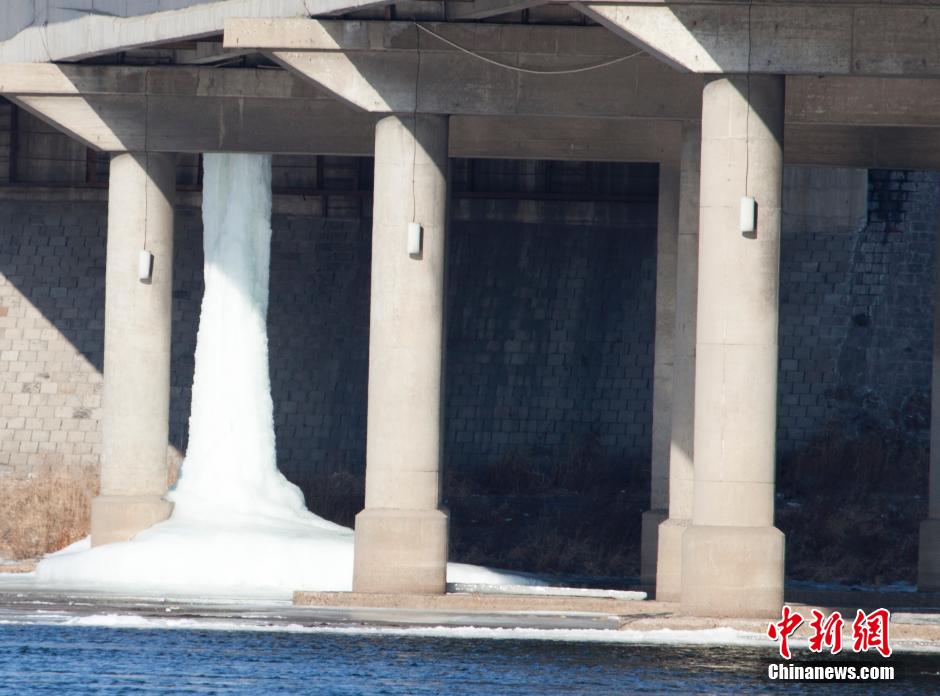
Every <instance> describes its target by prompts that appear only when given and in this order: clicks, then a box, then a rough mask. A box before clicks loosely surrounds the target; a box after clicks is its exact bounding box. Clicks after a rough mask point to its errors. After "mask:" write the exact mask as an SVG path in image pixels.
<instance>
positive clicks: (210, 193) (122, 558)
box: [36, 154, 531, 596]
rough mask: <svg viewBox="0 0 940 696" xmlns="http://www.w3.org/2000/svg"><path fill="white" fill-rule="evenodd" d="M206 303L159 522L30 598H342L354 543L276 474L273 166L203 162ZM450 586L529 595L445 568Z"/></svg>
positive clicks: (239, 158)
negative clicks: (186, 412) (183, 425)
mask: <svg viewBox="0 0 940 696" xmlns="http://www.w3.org/2000/svg"><path fill="white" fill-rule="evenodd" d="M204 170H205V176H204V184H203V207H202V213H203V244H204V247H205V294H204V295H203V299H202V311H201V314H200V318H199V333H198V336H197V340H196V359H195V372H194V375H193V390H192V413H191V416H190V421H189V433H190V438H189V446H188V449H187V452H186V459H185V461H184V462H183V467H182V472H181V477H180V480H179V483H178V484H177V485H176V487H175V489H174V490H172V491H171V492H170V494H169V498H170V499H171V500H172V501H173V502H174V509H173V515H172V516H171V518H170V519H169V520H167V521H166V522H163V523H162V524H158V525H156V526H154V527H152V528H151V529H148V530H146V531H144V532H142V533H141V534H138V535H137V536H136V537H135V538H134V539H133V540H132V541H129V542H125V543H119V544H109V545H106V546H99V547H96V548H93V549H90V550H80V551H76V552H71V553H61V554H56V555H54V556H50V557H48V558H46V559H45V560H43V561H42V562H41V563H40V564H39V566H38V567H37V569H36V578H37V581H38V582H39V583H40V584H42V585H47V586H57V587H62V588H70V589H83V590H97V591H103V592H121V593H133V594H155V593H156V594H176V595H226V596H262V595H263V596H272V595H276V596H289V595H290V593H291V592H292V591H294V590H300V589H303V590H336V591H347V590H351V589H352V567H353V532H352V530H351V529H348V528H346V527H341V526H339V525H337V524H334V523H332V522H328V521H327V520H324V519H323V518H321V517H318V516H317V515H314V514H313V513H311V512H309V511H308V510H307V508H306V506H305V504H304V496H303V493H301V491H300V489H299V488H297V486H295V485H294V484H292V483H290V482H289V481H288V480H287V479H286V478H285V477H284V476H283V474H281V472H280V471H278V468H277V462H276V458H275V442H274V415H273V404H272V401H271V384H270V376H269V371H268V337H267V326H266V320H267V311H268V275H269V271H270V253H271V222H270V220H271V158H270V157H269V156H264V155H245V154H214V155H210V154H207V155H206V156H205V157H204ZM448 580H449V581H450V582H460V583H485V584H509V583H518V584H529V583H530V582H531V581H529V580H528V579H526V578H522V577H519V576H515V575H512V574H507V573H500V572H497V571H492V570H489V569H486V568H479V567H476V566H467V565H463V564H450V565H449V566H448Z"/></svg>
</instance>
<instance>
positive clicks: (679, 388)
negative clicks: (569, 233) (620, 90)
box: [656, 123, 702, 602]
mask: <svg viewBox="0 0 940 696" xmlns="http://www.w3.org/2000/svg"><path fill="white" fill-rule="evenodd" d="M701 154H702V129H701V126H700V125H699V124H698V123H690V124H687V125H686V126H685V127H684V128H683V130H682V155H681V160H680V169H679V238H678V243H677V246H676V322H675V339H674V344H673V371H672V430H671V438H670V443H669V519H667V520H666V521H664V522H663V523H662V524H661V525H660V526H659V548H658V553H657V566H656V599H658V600H660V601H664V602H678V601H679V598H680V594H681V590H682V584H681V581H682V535H683V533H684V532H685V529H686V528H687V527H688V526H689V524H691V522H692V483H693V473H694V469H693V466H692V452H693V444H694V443H693V433H694V429H693V424H694V423H693V419H694V415H695V315H696V302H697V297H698V209H699V172H700V163H701Z"/></svg>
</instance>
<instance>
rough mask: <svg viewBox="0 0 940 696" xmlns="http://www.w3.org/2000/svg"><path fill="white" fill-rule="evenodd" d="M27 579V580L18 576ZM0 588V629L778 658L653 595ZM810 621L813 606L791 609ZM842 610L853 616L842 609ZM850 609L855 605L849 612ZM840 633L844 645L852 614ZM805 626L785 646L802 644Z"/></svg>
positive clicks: (929, 629) (898, 646)
mask: <svg viewBox="0 0 940 696" xmlns="http://www.w3.org/2000/svg"><path fill="white" fill-rule="evenodd" d="M24 579H25V578H24ZM4 584H5V585H7V586H6V587H3V586H0V625H13V624H21V625H22V624H41V625H57V626H63V627H71V626H86V627H102V628H125V629H149V630H219V631H263V632H286V633H363V634H391V635H412V636H427V637H440V638H463V639H499V640H550V641H568V642H585V641H587V642H597V643H612V644H614V643H616V644H620V643H629V644H649V645H659V644H669V645H685V646H744V647H751V648H755V649H766V650H767V651H768V654H770V655H775V654H776V652H777V649H776V643H774V642H772V641H770V640H769V639H768V638H767V637H766V630H767V625H768V623H769V621H768V620H762V619H741V618H707V617H693V616H685V615H682V614H681V613H680V612H679V607H678V605H676V604H672V603H668V602H657V601H655V600H624V599H613V598H596V597H546V596H532V595H485V594H470V593H454V594H448V595H443V596H407V595H406V596H399V597H398V598H397V600H396V601H395V602H388V601H385V600H386V599H387V598H385V597H382V596H372V597H367V596H363V595H355V594H353V593H298V595H301V596H300V597H299V599H300V600H301V601H302V602H304V604H298V603H295V602H290V601H287V600H276V599H263V598H261V599H238V600H235V599H232V598H222V597H217V598H212V597H188V598H184V597H155V596H150V597H141V596H137V597H134V596H117V595H105V594H100V593H89V592H74V593H73V592H68V593H66V592H62V591H50V590H42V589H37V588H30V587H29V586H28V584H27V583H23V584H20V585H16V584H13V583H9V582H7V583H4ZM790 606H791V607H792V608H793V609H794V610H797V611H800V612H801V613H802V614H803V615H804V616H806V617H809V616H810V611H811V610H812V609H813V608H819V609H821V610H822V611H823V612H824V613H829V612H831V611H832V610H833V609H840V608H839V607H832V606H820V605H811V604H796V603H793V604H791V605H790ZM841 609H843V616H849V617H851V613H850V612H849V611H848V610H849V607H843V608H841ZM852 612H854V609H852ZM847 624H848V626H847V627H846V628H845V629H844V643H845V645H847V646H850V645H851V644H852V643H851V640H852V636H851V618H849V619H848V620H847ZM890 630H891V642H892V647H893V648H894V650H895V651H896V652H899V653H900V652H903V653H940V611H938V610H936V609H934V610H927V611H918V610H916V609H914V610H895V611H894V612H893V613H892V619H891V624H890ZM810 633H811V629H810V627H809V621H806V622H804V624H803V625H802V626H800V627H799V629H797V631H796V632H795V633H794V635H793V637H792V638H791V646H793V647H794V648H796V649H797V650H798V651H800V652H805V651H806V650H807V645H808V638H809V635H810Z"/></svg>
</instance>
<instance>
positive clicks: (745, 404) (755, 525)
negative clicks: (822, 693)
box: [682, 75, 784, 616]
mask: <svg viewBox="0 0 940 696" xmlns="http://www.w3.org/2000/svg"><path fill="white" fill-rule="evenodd" d="M783 114H784V78H783V77H782V76H773V75H770V76H765V75H760V76H757V75H754V76H733V77H722V78H717V79H714V80H712V81H710V82H709V83H708V84H707V85H706V86H705V90H704V98H703V103H702V165H701V166H702V175H701V189H700V209H699V216H700V217H699V276H698V314H697V325H696V360H695V435H694V444H693V449H694V452H695V487H694V488H695V489H694V493H693V511H692V526H691V527H689V528H688V529H687V530H686V531H685V533H684V534H683V536H682V609H683V611H685V612H687V613H692V614H698V615H712V616H727V615H732V616H773V615H777V614H779V612H780V606H781V604H782V602H783V558H784V538H783V534H781V532H780V531H779V530H777V529H776V528H775V527H774V526H773V523H774V466H775V462H774V460H775V446H776V421H777V314H778V290H779V275H780V221H781V188H782V181H783ZM745 196H748V197H752V198H754V199H755V200H756V202H757V213H756V217H757V220H756V228H755V231H754V232H742V227H741V208H742V198H743V197H745Z"/></svg>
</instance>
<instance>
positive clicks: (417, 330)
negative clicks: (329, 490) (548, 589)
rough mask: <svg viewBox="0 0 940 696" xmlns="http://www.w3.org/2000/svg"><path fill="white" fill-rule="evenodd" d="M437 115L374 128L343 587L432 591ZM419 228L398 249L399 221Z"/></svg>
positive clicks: (441, 257) (438, 543)
mask: <svg viewBox="0 0 940 696" xmlns="http://www.w3.org/2000/svg"><path fill="white" fill-rule="evenodd" d="M447 133H448V123H447V117H446V116H428V115H423V114H419V115H417V117H415V116H388V117H386V118H383V119H382V120H381V121H379V122H378V124H377V125H376V129H375V193H374V200H375V203H374V210H373V223H372V305H371V315H370V323H369V411H368V426H367V428H368V435H367V443H366V506H365V509H364V510H363V511H362V512H360V513H359V514H358V515H357V516H356V550H355V565H354V572H353V590H354V591H356V592H393V593H422V594H432V593H443V592H444V589H445V584H446V570H447V516H446V515H445V514H444V512H442V511H441V510H440V508H439V505H440V459H441V458H440V450H441V415H442V413H441V412H442V396H443V388H442V386H443V385H442V374H443V370H442V362H443V348H444V342H443V327H444V321H443V315H444V265H445V246H446V234H447V199H448V190H447V180H448V160H447ZM411 222H418V223H420V224H421V226H422V228H423V233H422V248H421V251H420V253H418V254H409V251H408V246H407V244H408V225H409V223H411Z"/></svg>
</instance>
